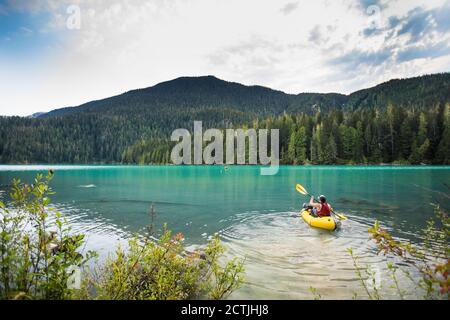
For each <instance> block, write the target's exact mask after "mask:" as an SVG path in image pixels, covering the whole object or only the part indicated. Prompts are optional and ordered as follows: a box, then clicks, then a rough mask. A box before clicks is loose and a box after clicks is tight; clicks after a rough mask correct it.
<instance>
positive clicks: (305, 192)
mask: <svg viewBox="0 0 450 320" xmlns="http://www.w3.org/2000/svg"><path fill="white" fill-rule="evenodd" d="M295 189H297V191H298V192H300V193H301V194H304V195H305V196H310V197H312V195H311V194H310V193H309V192H308V191H307V190H306V189H305V188H304V187H303V186H302V185H301V184H297V185H296V186H295ZM331 213H333V214H334V215H335V216H336V217H338V218H339V219H341V220H347V217H346V216H344V215H343V214H339V213H336V212H334V210H333V209H331Z"/></svg>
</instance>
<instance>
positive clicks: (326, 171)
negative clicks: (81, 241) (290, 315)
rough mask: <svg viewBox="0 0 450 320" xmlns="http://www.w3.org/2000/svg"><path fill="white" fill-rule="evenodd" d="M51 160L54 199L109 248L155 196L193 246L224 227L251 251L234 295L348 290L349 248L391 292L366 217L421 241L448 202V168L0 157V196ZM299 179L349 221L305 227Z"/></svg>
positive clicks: (160, 216)
mask: <svg viewBox="0 0 450 320" xmlns="http://www.w3.org/2000/svg"><path fill="white" fill-rule="evenodd" d="M48 168H53V169H54V170H55V178H54V180H53V181H52V187H53V189H54V190H55V191H56V192H57V194H56V195H55V196H53V199H52V200H53V203H54V205H55V206H56V207H57V208H58V209H59V210H60V211H62V212H63V213H65V214H66V215H67V216H68V217H69V220H70V221H71V222H72V223H73V224H74V225H75V229H76V230H81V231H83V232H86V233H87V234H88V246H89V247H90V248H93V249H96V250H98V251H100V252H101V253H103V254H106V253H108V252H110V251H111V250H113V248H114V245H115V244H116V243H117V240H122V239H126V238H127V237H129V236H130V234H131V233H133V232H137V231H139V230H143V228H145V226H146V225H147V224H148V223H149V222H150V219H149V214H148V211H149V207H150V205H151V204H152V203H153V204H154V207H155V210H156V225H157V226H158V227H161V226H162V224H163V223H167V224H168V226H169V228H170V229H172V230H174V231H176V232H182V233H184V234H185V237H186V244H187V245H201V244H204V243H205V242H206V241H207V239H208V237H210V236H211V235H212V234H214V233H216V232H219V233H220V234H221V237H222V239H223V240H224V242H225V243H226V245H227V247H228V248H229V250H228V254H229V255H230V256H240V257H245V259H246V269H247V283H246V284H245V285H244V287H243V288H242V289H241V290H239V291H238V292H236V293H235V294H234V295H233V296H232V297H234V298H256V299H257V298H284V299H301V298H311V297H312V294H311V293H310V292H309V290H308V288H309V287H310V286H313V287H315V288H317V289H318V292H319V293H321V294H322V295H323V296H324V297H325V298H331V299H334V298H351V297H352V294H353V292H357V293H360V289H361V288H360V285H359V283H358V281H357V279H356V277H355V273H354V270H353V268H352V265H351V260H350V259H349V256H348V254H347V252H346V249H347V248H348V247H352V248H354V250H355V251H356V252H357V253H358V254H360V255H361V256H362V262H364V263H367V264H369V265H370V266H371V267H373V268H374V269H376V270H378V271H379V273H380V278H379V281H380V283H382V284H384V285H385V286H386V293H385V294H386V296H387V297H390V296H391V295H392V297H393V293H391V292H390V291H389V289H388V288H387V287H388V286H389V284H388V279H384V278H383V275H382V274H383V272H382V270H384V268H385V264H386V263H385V262H386V258H385V257H380V256H377V255H376V253H375V248H374V245H373V244H372V243H371V242H370V241H368V234H367V228H368V226H370V225H371V224H373V222H374V221H375V220H376V219H378V220H380V221H381V222H382V224H383V225H384V226H385V227H386V228H388V229H389V230H391V231H392V232H393V233H394V234H395V235H396V236H398V237H400V238H404V239H409V240H412V241H413V242H416V243H418V242H420V233H419V231H420V229H421V228H422V227H423V226H424V225H425V221H426V219H427V218H429V217H431V216H432V215H433V211H432V207H431V205H430V203H440V204H441V205H442V206H443V207H447V208H448V207H450V196H449V188H448V185H449V184H450V167H333V166H331V167H320V166H314V167H281V168H280V172H279V173H278V174H277V175H275V176H261V175H260V170H259V168H258V167H252V166H230V167H229V169H228V170H224V168H223V167H222V166H181V167H178V166H146V167H140V166H56V165H45V166H0V196H3V197H5V196H6V194H7V190H8V186H9V183H10V180H11V179H12V178H13V177H20V178H21V179H22V180H29V181H31V179H32V177H33V176H34V175H35V174H36V173H37V172H38V171H39V172H45V171H46V170H47V169H48ZM296 183H301V184H303V185H304V186H305V187H306V188H308V191H310V192H311V193H313V194H314V195H319V194H324V195H326V196H327V198H328V199H329V202H330V203H331V204H332V205H333V207H334V208H335V210H336V211H338V212H342V213H345V214H346V215H347V216H348V217H349V220H347V221H345V222H343V224H342V228H341V229H340V230H338V231H336V232H332V233H330V232H322V231H320V230H316V229H312V228H310V227H309V226H307V225H306V224H305V223H304V222H303V221H302V220H301V219H300V218H299V217H298V212H299V210H300V207H301V205H302V203H303V202H306V201H308V199H306V197H304V196H301V195H300V194H299V193H297V192H296V191H295V184H296ZM321 291H322V292H321Z"/></svg>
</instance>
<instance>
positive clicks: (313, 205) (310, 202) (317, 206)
mask: <svg viewBox="0 0 450 320" xmlns="http://www.w3.org/2000/svg"><path fill="white" fill-rule="evenodd" d="M309 205H310V206H312V207H314V208H320V204H318V203H315V202H314V197H313V196H311V200H309Z"/></svg>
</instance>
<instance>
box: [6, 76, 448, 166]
mask: <svg viewBox="0 0 450 320" xmlns="http://www.w3.org/2000/svg"><path fill="white" fill-rule="evenodd" d="M449 88H450V74H449V73H446V74H437V75H429V76H423V77H417V78H411V79H404V80H392V81H389V82H387V83H384V84H381V85H379V86H376V87H374V88H371V89H365V90H361V91H358V92H355V93H353V94H351V95H348V96H347V95H341V94H319V93H302V94H299V95H289V94H285V93H283V92H280V91H274V90H271V89H269V88H264V87H259V86H252V87H248V86H244V85H241V84H238V83H230V82H226V81H222V80H219V79H217V78H215V77H212V76H208V77H199V78H179V79H175V80H172V81H168V82H164V83H161V84H158V85H156V86H154V87H150V88H146V89H139V90H133V91H129V92H127V93H125V94H122V95H119V96H115V97H111V98H107V99H104V100H99V101H93V102H89V103H86V104H84V105H82V106H79V107H74V108H64V109H58V110H54V111H52V112H50V113H47V114H43V115H39V117H38V118H20V117H0V162H1V163H167V162H169V155H170V149H171V146H172V145H173V143H171V142H170V141H169V138H170V133H171V132H172V131H173V130H174V129H176V128H187V129H189V130H191V131H192V126H193V121H194V120H201V121H203V128H204V129H206V128H212V127H214V128H240V127H242V126H247V127H254V128H265V127H267V128H278V129H280V130H281V137H280V139H281V141H280V143H281V146H280V149H281V153H282V162H283V163H286V164H292V163H295V164H302V163H314V164H333V163H381V162H384V163H391V162H395V161H400V162H405V163H406V162H409V163H413V164H418V163H433V164H438V163H443V164H449V163H450V162H449V161H450V160H449V159H448V158H449V156H448V154H449V149H450V141H449V140H450V137H449V135H450V127H449V126H450V125H449V110H448V109H449V105H450V89H449Z"/></svg>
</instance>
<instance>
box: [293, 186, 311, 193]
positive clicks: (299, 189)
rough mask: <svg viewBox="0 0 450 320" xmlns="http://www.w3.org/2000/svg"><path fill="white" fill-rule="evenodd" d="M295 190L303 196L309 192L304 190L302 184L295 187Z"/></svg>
mask: <svg viewBox="0 0 450 320" xmlns="http://www.w3.org/2000/svg"><path fill="white" fill-rule="evenodd" d="M295 189H297V191H298V192H300V193H301V194H304V195H308V191H306V189H305V188H303V186H302V185H301V184H297V185H296V186H295Z"/></svg>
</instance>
